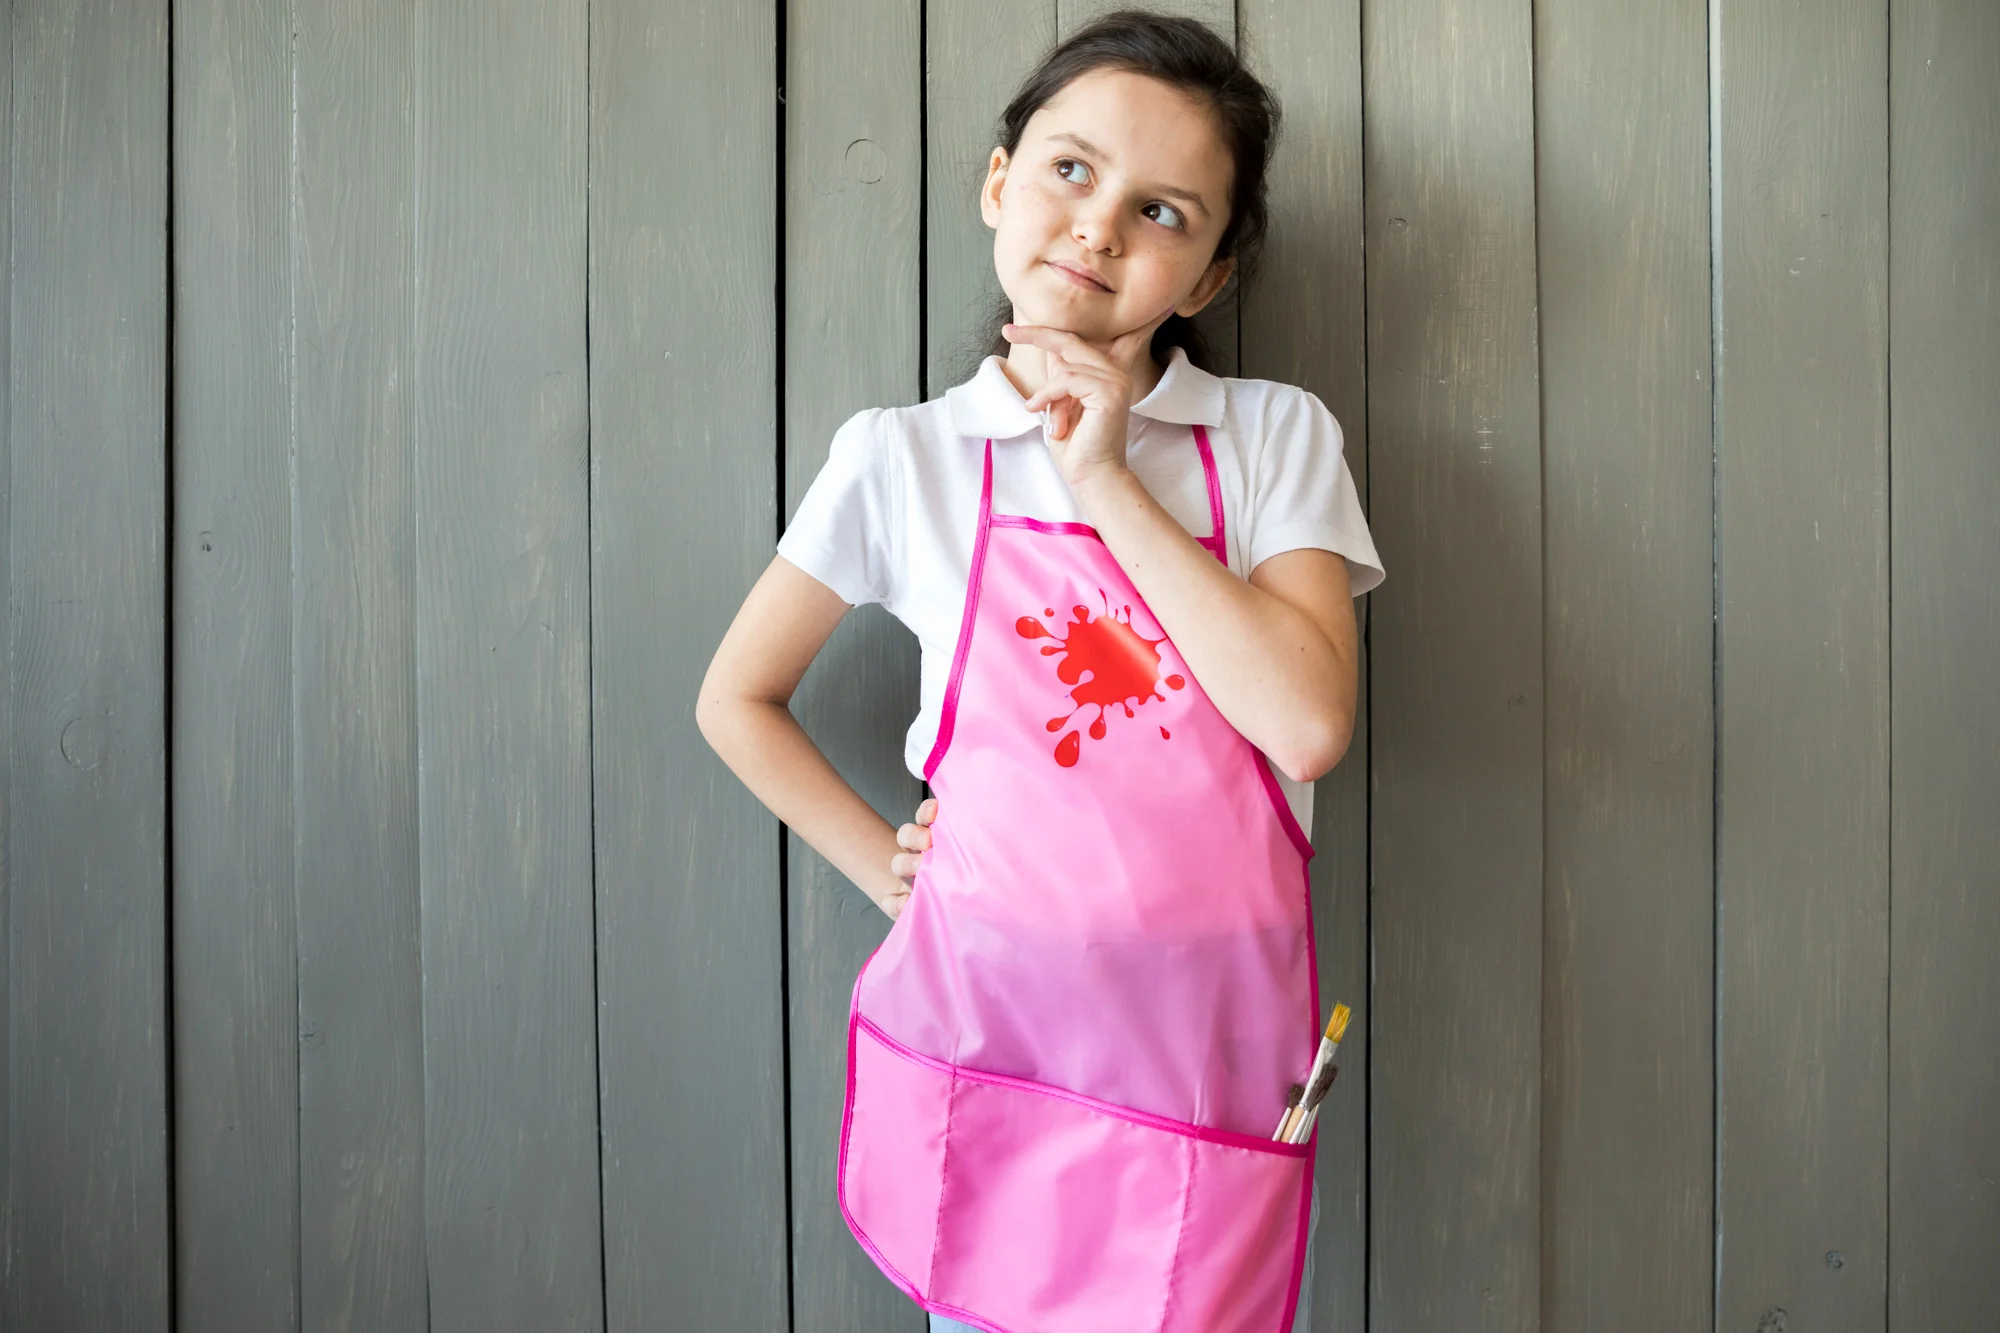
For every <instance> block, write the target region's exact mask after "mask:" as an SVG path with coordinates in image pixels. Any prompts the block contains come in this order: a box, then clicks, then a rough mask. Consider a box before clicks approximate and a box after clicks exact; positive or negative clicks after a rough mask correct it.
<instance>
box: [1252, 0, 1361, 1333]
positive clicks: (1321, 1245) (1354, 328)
mask: <svg viewBox="0 0 2000 1333" xmlns="http://www.w3.org/2000/svg"><path fill="white" fill-rule="evenodd" d="M1241 20H1242V32H1241V35H1240V40H1241V46H1242V50H1243V53H1244V58H1245V59H1246V60H1247V61H1249V63H1250V65H1251V68H1252V69H1253V70H1254V71H1255V72H1256V73H1257V75H1258V77H1259V78H1261V79H1263V80H1264V81H1265V83H1266V84H1268V85H1269V86H1270V88H1271V90H1272V91H1273V92H1274V93H1275V94H1276V95H1277V97H1278V101H1279V103H1280V105H1281V106H1282V107H1283V108H1284V117H1285V121H1284V129H1283V132H1282V134H1281V136H1280V138H1279V142H1278V151H1277V156H1276V157H1275V158H1274V160H1273V161H1272V164H1271V178H1270V191H1271V195H1270V199H1271V230H1270V233H1269V236H1268V239H1267V241H1266V246H1265V263H1266V268H1265V277H1264V281H1262V282H1261V283H1258V284H1253V285H1252V286H1251V287H1249V288H1246V289H1245V292H1244V297H1243V302H1242V311H1241V318H1242V330H1243V373H1244V374H1246V375H1253V376H1257V377H1259V378H1263V379H1273V380H1279V381H1282V382H1284V383H1287V384H1297V385H1301V386H1303V387H1305V388H1307V389H1310V390H1311V391H1312V392H1313V393H1315V394H1317V395H1318V396H1319V398H1320V401H1322V402H1324V403H1325V404H1326V405H1327V408H1328V410H1329V411H1331V412H1332V413H1333V416H1334V419H1335V420H1336V421H1338V422H1339V423H1340V425H1341V432H1342V435H1343V437H1344V444H1345V456H1346V459H1347V464H1348V467H1349V469H1350V470H1351V471H1352V473H1353V474H1354V481H1355V485H1356V486H1357V487H1359V488H1360V490H1361V493H1362V494H1363V495H1364V496H1365V495H1366V494H1367V493H1368V410H1367V408H1368V404H1367V386H1366V383H1365V376H1366V373H1367V355H1366V348H1365V345H1364V343H1365V338H1366V327H1365V311H1364V309H1363V276H1364V273H1363V264H1362V252H1361V241H1362V198H1361V6H1360V0H1340V3H1335V4H1326V3H1322V2H1321V0H1246V3H1245V4H1244V5H1243V7H1242V12H1241ZM1368 605H1369V599H1368V598H1365V597H1364V598H1363V599H1362V600H1360V601H1358V602H1356V603H1355V608H1354V610H1355V617H1356V620H1357V622H1358V624H1359V626H1360V628H1361V630H1362V639H1361V643H1362V649H1361V657H1360V665H1359V669H1360V677H1361V681H1360V687H1361V688H1360V694H1359V697H1358V698H1357V700H1356V716H1355V726H1354V737H1353V739H1352V741H1351V742H1350V743H1349V745H1348V748H1347V754H1346V756H1345V757H1344V758H1343V759H1342V760H1341V761H1340V764H1339V765H1338V766H1337V767H1336V768H1335V769H1334V771H1333V772H1332V773H1330V774H1328V775H1327V776H1326V777H1324V778H1321V779H1320V781H1319V783H1318V784H1317V791H1316V793H1315V796H1314V800H1313V846H1314V848H1315V849H1316V854H1315V855H1314V857H1313V861H1312V867H1311V869H1312V877H1311V878H1312V890H1313V933H1314V935H1315V937H1316V938H1315V940H1314V947H1315V949H1316V950H1317V953H1318V957H1319V974H1320V976H1319V983H1320V997H1321V1001H1322V1007H1323V1008H1325V1009H1326V1010H1327V1011H1328V1012H1331V1011H1332V1008H1333V1005H1334V1004H1336V1003H1340V1002H1345V1003H1347V1004H1349V1005H1350V1006H1352V1007H1353V1009H1354V1011H1355V1012H1354V1022H1353V1024H1352V1026H1351V1027H1349V1029H1348V1035H1347V1039H1346V1040H1345V1041H1344V1042H1343V1043H1342V1045H1341V1066H1342V1075H1341V1077H1340V1079H1339V1080H1338V1081H1337V1082H1336V1083H1335V1084H1334V1086H1333V1091H1332V1092H1331V1093H1330V1094H1328V1097H1329V1100H1328V1103H1327V1107H1326V1111H1325V1114H1324V1115H1322V1116H1321V1118H1320V1121H1319V1124H1320V1130H1319V1137H1320V1147H1319V1157H1318V1160H1317V1162H1316V1164H1315V1167H1314V1180H1315V1182H1316V1185H1317V1188H1318V1190H1319V1194H1320V1220H1319V1232H1318V1235H1317V1236H1316V1238H1315V1240H1314V1258H1313V1294H1312V1316H1313V1326H1314V1328H1316V1329H1319V1330H1322V1331H1323V1333H1363V1330H1364V1329H1365V1328H1366V1326H1367V1325H1366V1318H1367V1291H1366V1283H1367V1254H1368V1236H1367V1226H1368V1211H1367V1207H1368V1192H1367V1191H1368V1141H1367V1131H1368V1121H1367V1115H1368V1058H1369V1049H1368V1027H1369V1023H1370V1022H1371V1021H1372V1018H1373V1014H1372V1013H1371V1005H1370V1003H1369V994H1368V985H1369V978H1368V741H1369V736H1368V689H1367V682H1368V649H1367V634H1366V631H1367V624H1368V621H1367V615H1368Z"/></svg>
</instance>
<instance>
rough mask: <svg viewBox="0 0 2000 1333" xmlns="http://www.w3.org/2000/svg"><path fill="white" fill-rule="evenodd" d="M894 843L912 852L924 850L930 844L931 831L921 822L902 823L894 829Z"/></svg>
mask: <svg viewBox="0 0 2000 1333" xmlns="http://www.w3.org/2000/svg"><path fill="white" fill-rule="evenodd" d="M896 845H897V846H898V847H902V848H904V849H906V850H908V851H912V852H921V851H924V850H926V849H927V848H929V847H930V845H931V831H930V830H929V829H927V828H925V827H924V826H923V825H922V824H904V825H903V826H902V827H900V828H898V829H897V830H896Z"/></svg>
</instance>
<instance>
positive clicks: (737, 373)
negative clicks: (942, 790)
mask: <svg viewBox="0 0 2000 1333" xmlns="http://www.w3.org/2000/svg"><path fill="white" fill-rule="evenodd" d="M590 17H591V42H590V46H591V84H592V87H591V119H590V137H591V145H590V161H591V205H590V229H591V243H590V255H591V284H590V291H591V311H590V328H591V344H590V348H591V434H590V448H591V458H592V477H593V484H592V488H591V506H592V526H591V571H592V617H591V622H592V626H593V636H592V664H593V665H592V676H593V680H592V687H591V689H592V700H593V710H594V711H593V718H594V726H593V735H594V738H595V739H594V746H593V763H594V768H595V774H596V827H597V867H598V874H597V883H598V989H599V1005H600V1011H599V1024H600V1033H601V1037H600V1040H601V1051H602V1075H601V1089H602V1096H603V1144H604V1149H603V1151H604V1190H605V1194H604V1231H605V1247H606V1250H605V1277H606V1282H607V1287H608V1294H607V1306H608V1313H609V1327H610V1328H612V1329H614V1330H639V1329H648V1330H650V1329H659V1328H689V1329H697V1328H699V1329H760V1330H761V1329H784V1328H786V1327H787V1323H788V1316H787V1300H786V1281H787V1274H786V1270H785V1263H786V1226H787V1218H786V1214H785V1196H786V1181H785V1061H784V1042H785V1036H784V1021H785V1017H784V1010H783V1005H782V996H783V976H782V971H781V969H782V967H783V962H784V952H783V938H784V934H783V932H784V923H783V918H782V917H781V915H780V909H779V904H780V896H779V857H778V847H779V836H780V835H779V830H778V828H777V827H776V826H775V824H774V822H773V820H772V819H771V817H770V814H769V812H768V811H766V810H765V809H764V808H763V807H762V806H761V805H759V804H758V802H757V800H756V798H755V797H754V796H752V795H751V794H750V793H749V792H748V791H747V790H745V789H744V787H743V785H742V784H741V783H740V782H737V781H736V780H735V779H734V778H733V777H732V776H731V775H730V774H729V772H728V770H727V769H726V768H725V767H723V765H722V763H721V761H720V760H719V759H717V758H716V757H715V755H714V753H713V751H711V750H710V749H709V747H708V745H707V743H706V742H704V741H703V740H702V737H701V734H700V732H699V730H698V729H697V728H696V726H695V722H694V704H695V696H696V691H697V689H698V687H699V686H700V683H701V677H702V673H703V671H704V670H705V669H706V667H707V665H708V660H709V657H710V655H711V654H712V652H713V650H714V646H715V644H716V642H717V641H719V640H720V638H721V637H722V633H723V631H724V630H725V629H726V628H727V627H728V624H729V620H730V617H731V616H732V615H734V613H735V611H736V608H737V607H738V606H739V605H741V603H742V600H743V595H744V593H745V592H746V591H747V590H748V589H749V587H750V585H751V583H752V582H753V581H754V580H755V579H756V577H757V575H758V574H760V573H761V572H762V571H763V569H764V567H765V566H766V565H767V564H768V563H769V562H770V558H771V555H770V545H769V543H770V540H771V537H772V535H773V532H774V529H775V528H776V526H777V523H776V515H775V514H774V513H773V509H774V506H775V497H776V493H777V478H776V474H775V469H776V461H777V415H776V414H777V398H776V376H777V365H776V357H777V351H778V346H777V327H776V298H775V295H774V288H775V286H776V283H777V210H778V160H777V135H778V121H777V116H778V114H779V107H778V103H777V89H776V86H775V84H776V81H777V65H776V62H777V22H776V20H777V13H776V11H775V10H774V8H773V7H772V6H770V5H698V6H686V5H673V4H666V3H661V2H660V0H594V3H592V5H591V6H590ZM697 184H698V189H699V201H698V204H696V203H693V202H691V199H692V196H691V195H690V193H689V191H690V189H692V188H695V187H696V185H697Z"/></svg>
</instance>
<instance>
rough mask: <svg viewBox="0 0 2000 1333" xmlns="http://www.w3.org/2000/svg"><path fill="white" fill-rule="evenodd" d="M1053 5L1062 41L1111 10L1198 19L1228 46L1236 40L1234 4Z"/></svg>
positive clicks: (1139, 0) (1083, 1)
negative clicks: (1140, 11) (1055, 9)
mask: <svg viewBox="0 0 2000 1333" xmlns="http://www.w3.org/2000/svg"><path fill="white" fill-rule="evenodd" d="M1057 3H1058V6H1059V9H1060V16H1059V19H1058V23H1059V26H1060V28H1061V34H1062V36H1063V37H1065V38H1067V37H1068V36H1069V35H1070V34H1072V33H1074V32H1075V31H1076V30H1077V29H1078V28H1081V27H1082V26H1083V25H1084V24H1086V23H1088V22H1090V21H1091V20H1092V19H1094V18H1098V17H1100V16H1102V15H1104V14H1108V13H1110V12H1111V11H1112V10H1114V9H1145V10H1150V11H1152V12H1153V13H1156V14H1173V15H1176V16H1178V17H1180V18H1191V19H1200V20H1201V21H1202V22H1203V23H1206V24H1207V25H1208V26H1209V27H1211V28H1213V29H1215V30H1216V31H1217V32H1219V33H1221V34H1222V35H1223V37H1225V38H1226V39H1228V40H1229V41H1230V42H1232V43H1233V42H1234V41H1235V40H1236V0H1057Z"/></svg>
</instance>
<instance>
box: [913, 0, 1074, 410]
mask: <svg viewBox="0 0 2000 1333" xmlns="http://www.w3.org/2000/svg"><path fill="white" fill-rule="evenodd" d="M924 38H925V41H926V43H927V44H928V46H929V50H928V51H927V52H926V53H925V61H926V65H927V67H928V69H929V71H930V74H929V77H928V78H927V80H926V81H925V85H924V112H925V122H924V126H925V135H926V137H925V143H924V152H925V155H926V158H927V167H926V176H925V189H926V194H925V197H924V219H925V251H924V253H925V268H924V295H925V306H926V311H927V316H926V322H925V330H924V332H925V346H924V367H925V392H926V394H927V395H928V396H930V397H936V396H937V395H939V394H941V393H943V392H944V391H945V390H946V389H948V388H950V387H951V386H952V385H954V384H960V383H963V382H964V381H965V380H967V379H970V378H971V377H972V375H973V373H974V372H975V371H977V370H978V369H979V363H980V361H981V360H983V359H984V358H985V356H986V354H987V345H988V343H989V341H990V336H991V334H992V332H993V329H992V328H991V326H990V320H991V317H992V315H993V312H994V310H995V309H996V308H997V306H996V303H997V302H998V301H1000V300H1001V298H1002V296H1003V293H1002V292H1001V290H1000V279H999V277H998V276H997V275H995V273H994V271H993V233H992V232H991V231H990V230H988V229H987V226H986V223H985V221H984V220H983V219H982V218H981V217H980V216H979V188H980V186H981V185H982V184H983V183H984V182H985V180H986V163H987V159H988V158H989V157H990V156H991V154H992V152H993V149H994V148H995V147H996V146H997V145H998V144H999V142H1000V134H999V126H1000V113H1001V112H1002V111H1004V110H1005V109H1006V107H1007V103H1008V101H1009V100H1010V99H1011V98H1012V97H1013V96H1014V90H1015V89H1016V88H1017V87H1019V86H1020V83H1021V81H1022V80H1023V79H1025V78H1026V77H1027V76H1028V73H1029V71H1030V70H1032V69H1033V68H1034V67H1035V64H1036V62H1037V61H1039V60H1040V59H1041V57H1042V54H1043V53H1044V52H1045V51H1046V50H1047V49H1048V48H1049V47H1051V46H1053V45H1054V44H1055V39H1056V5H1055V0H1006V3H995V2H994V0H932V2H931V3H929V4H927V5H926V6H925V12H924ZM1003 318H1004V312H1003Z"/></svg>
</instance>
